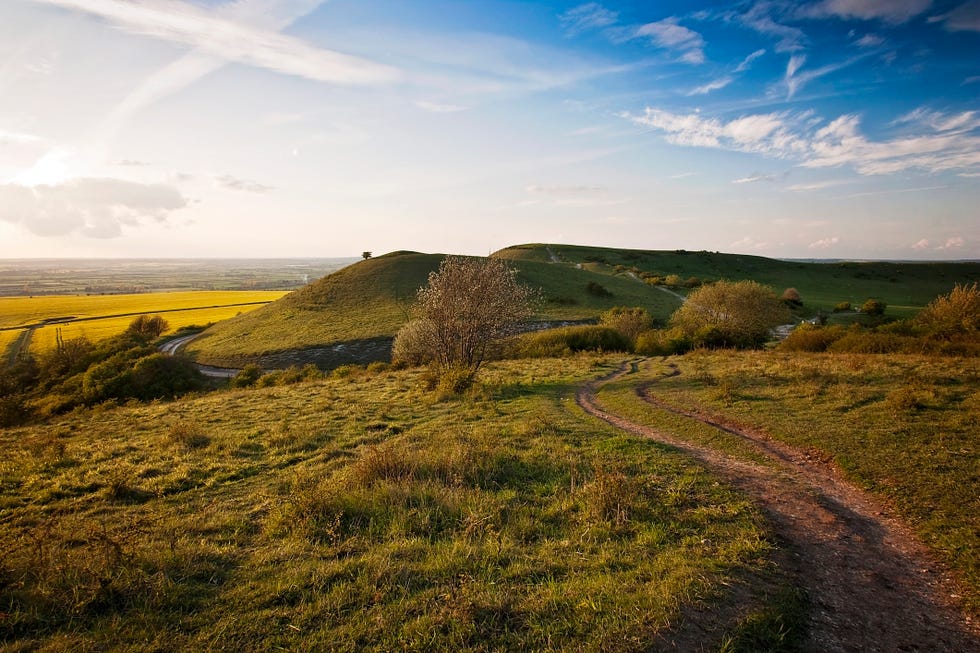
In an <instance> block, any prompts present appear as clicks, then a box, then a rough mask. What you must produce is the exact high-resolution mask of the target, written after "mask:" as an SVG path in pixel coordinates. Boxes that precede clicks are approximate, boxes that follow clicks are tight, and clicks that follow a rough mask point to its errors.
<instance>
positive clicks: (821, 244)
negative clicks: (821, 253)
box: [809, 236, 840, 249]
mask: <svg viewBox="0 0 980 653" xmlns="http://www.w3.org/2000/svg"><path fill="white" fill-rule="evenodd" d="M838 243H840V238H839V237H837V236H831V237H830V238H821V239H820V240H817V241H814V242H812V243H810V245H809V247H810V249H827V248H828V247H833V246H834V245H836V244H838Z"/></svg>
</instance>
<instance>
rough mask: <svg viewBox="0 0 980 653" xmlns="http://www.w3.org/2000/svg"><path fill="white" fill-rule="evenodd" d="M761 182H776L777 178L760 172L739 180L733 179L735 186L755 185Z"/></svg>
mask: <svg viewBox="0 0 980 653" xmlns="http://www.w3.org/2000/svg"><path fill="white" fill-rule="evenodd" d="M760 181H768V182H774V181H776V177H775V176H773V175H764V174H761V173H758V172H755V173H752V174H751V175H749V176H748V177H741V178H739V179H732V183H733V184H755V183H758V182H760Z"/></svg>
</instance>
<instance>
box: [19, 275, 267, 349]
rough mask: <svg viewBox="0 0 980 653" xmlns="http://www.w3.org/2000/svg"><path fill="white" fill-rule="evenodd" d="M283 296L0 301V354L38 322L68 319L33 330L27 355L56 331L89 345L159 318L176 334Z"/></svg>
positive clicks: (219, 293) (50, 340)
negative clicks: (142, 319)
mask: <svg viewBox="0 0 980 653" xmlns="http://www.w3.org/2000/svg"><path fill="white" fill-rule="evenodd" d="M285 294H286V291H282V290H273V291H268V290H263V291H233V290H232V291H211V292H209V291H197V292H194V291H191V292H174V293H142V294H135V295H92V296H84V295H68V296H50V297H0V329H6V330H3V331H0V351H6V350H7V347H9V345H10V343H12V342H13V341H14V340H15V339H16V338H17V337H18V336H19V335H20V333H21V332H22V329H20V328H18V327H25V326H27V325H34V324H38V323H40V322H44V321H50V320H53V319H61V318H73V321H66V322H63V323H58V324H54V325H48V326H41V327H39V328H37V330H36V331H35V333H34V336H33V338H32V342H31V350H32V351H34V352H38V351H44V350H45V349H48V348H49V347H52V346H53V345H54V343H55V338H56V334H57V331H58V329H60V330H61V333H62V337H64V338H66V339H68V338H77V337H80V336H84V337H86V338H88V339H89V340H91V341H93V342H95V341H99V340H103V339H105V338H110V337H112V336H114V335H116V334H118V333H121V332H122V331H124V330H125V329H126V327H127V326H128V325H129V324H130V322H132V321H133V318H134V317H135V315H139V314H157V313H158V314H160V315H161V316H162V317H163V318H164V319H166V320H167V322H168V323H169V324H170V328H171V329H172V330H173V329H179V328H180V327H183V326H190V325H194V324H201V325H203V324H209V323H213V322H218V321H221V320H225V319H228V318H230V317H234V316H236V315H238V314H240V313H245V312H248V311H251V310H254V309H256V308H259V307H260V306H262V305H263V304H266V303H268V302H272V301H275V300H276V299H279V298H280V297H282V296H283V295H285Z"/></svg>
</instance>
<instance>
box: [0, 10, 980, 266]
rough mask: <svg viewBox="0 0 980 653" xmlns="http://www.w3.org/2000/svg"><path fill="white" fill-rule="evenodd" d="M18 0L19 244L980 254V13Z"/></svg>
mask: <svg viewBox="0 0 980 653" xmlns="http://www.w3.org/2000/svg"><path fill="white" fill-rule="evenodd" d="M0 5H2V6H0V94H2V95H3V97H4V98H5V99H7V100H8V101H7V102H5V103H4V106H3V107H2V108H0V258H4V259H8V258H100V259H118V258H147V257H159V258H172V259H176V258H183V259H207V258H214V252H215V250H217V251H219V252H221V256H220V257H219V258H232V259H236V258H237V259H241V258H253V259H254V258H273V259H275V258H291V257H296V256H299V257H311V256H320V255H319V254H313V255H311V254H310V253H309V252H310V250H323V251H325V252H328V254H327V255H328V256H330V257H338V256H345V255H346V254H338V252H342V253H343V252H352V254H351V255H352V256H356V255H357V254H359V253H360V252H361V251H364V250H377V251H379V252H380V251H395V250H397V249H409V250H414V251H423V252H432V251H439V250H448V251H451V252H454V253H460V254H468V255H485V254H487V253H489V252H491V251H495V250H498V249H500V248H502V247H506V246H508V245H509V244H510V242H513V241H518V242H587V243H601V244H602V245H603V246H609V247H615V248H635V247H636V243H643V246H644V247H646V248H647V249H649V250H664V251H670V250H676V249H681V248H692V247H695V246H694V245H692V243H696V244H697V245H696V248H697V249H705V250H710V251H727V252H733V251H734V252H744V253H745V254H746V255H758V256H765V257H768V258H793V259H807V258H819V259H825V258H826V259H842V260H924V261H946V260H957V261H958V260H977V259H980V214H978V209H977V207H978V206H980V12H978V11H977V7H978V4H977V0H890V1H889V2H857V1H853V0H846V1H844V0H801V1H799V2H794V1H791V0H728V1H726V2H705V1H704V0H701V1H699V2H690V1H685V2H682V1H681V0H664V1H663V2H657V3H647V2H635V1H627V0H599V1H591V0H590V1H584V2H583V1H579V2H575V1H563V0H545V1H541V2H530V1H528V2H514V1H511V0H470V1H468V2H454V1H451V0H431V1H429V2H412V3H406V2H401V1H400V0H357V1H352V0H331V1H329V2H328V1H326V0H166V1H165V2H164V1H159V0H98V1H96V0H13V1H10V0H8V1H7V2H3V3H0ZM297 252H301V253H299V254H297Z"/></svg>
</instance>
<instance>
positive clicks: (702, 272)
mask: <svg viewBox="0 0 980 653" xmlns="http://www.w3.org/2000/svg"><path fill="white" fill-rule="evenodd" d="M494 256H499V257H503V258H508V259H514V260H525V261H549V260H552V257H554V258H555V259H558V260H559V261H562V262H565V263H567V264H569V265H582V266H583V267H586V268H587V269H589V270H591V271H594V272H597V273H605V274H617V266H620V267H621V268H622V267H625V268H627V269H629V268H635V269H637V270H639V271H641V272H649V273H654V274H657V275H661V276H667V275H671V274H676V275H677V276H679V277H680V278H681V279H688V278H690V277H696V278H698V279H700V280H702V281H718V280H719V279H729V280H739V279H750V280H753V281H758V282H759V283H763V284H766V285H769V286H772V287H773V288H774V289H775V290H776V291H777V292H782V290H783V289H785V288H796V289H797V290H798V291H799V292H800V294H801V295H802V297H803V301H804V303H805V304H806V306H807V307H809V308H810V309H812V310H824V311H829V310H831V309H833V307H834V306H835V305H836V304H837V303H839V302H842V301H849V302H851V303H852V304H855V305H860V304H861V303H862V302H864V300H866V299H868V298H869V297H873V298H875V299H879V300H881V301H884V302H885V303H886V304H888V308H889V310H888V313H889V314H890V315H896V316H900V317H904V316H908V315H911V314H913V313H915V312H917V311H918V310H920V309H921V308H923V307H924V306H925V305H926V304H928V303H929V302H930V301H932V300H933V299H935V298H936V297H937V296H938V295H941V294H944V293H947V292H949V291H950V290H951V289H952V287H953V286H954V285H955V284H956V283H969V282H973V281H980V263H976V262H966V263H958V262H956V263H947V262H882V261H870V262H854V261H848V262H834V263H819V262H804V261H782V260H777V259H770V258H764V257H761V256H749V255H745V254H723V253H719V252H707V251H699V252H691V251H686V250H676V251H645V250H630V249H612V248H604V247H582V246H575V245H544V244H530V245H517V246H514V247H510V248H507V249H504V250H501V251H499V252H497V253H495V254H494ZM618 274H623V272H622V271H620V272H619V273H618Z"/></svg>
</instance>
